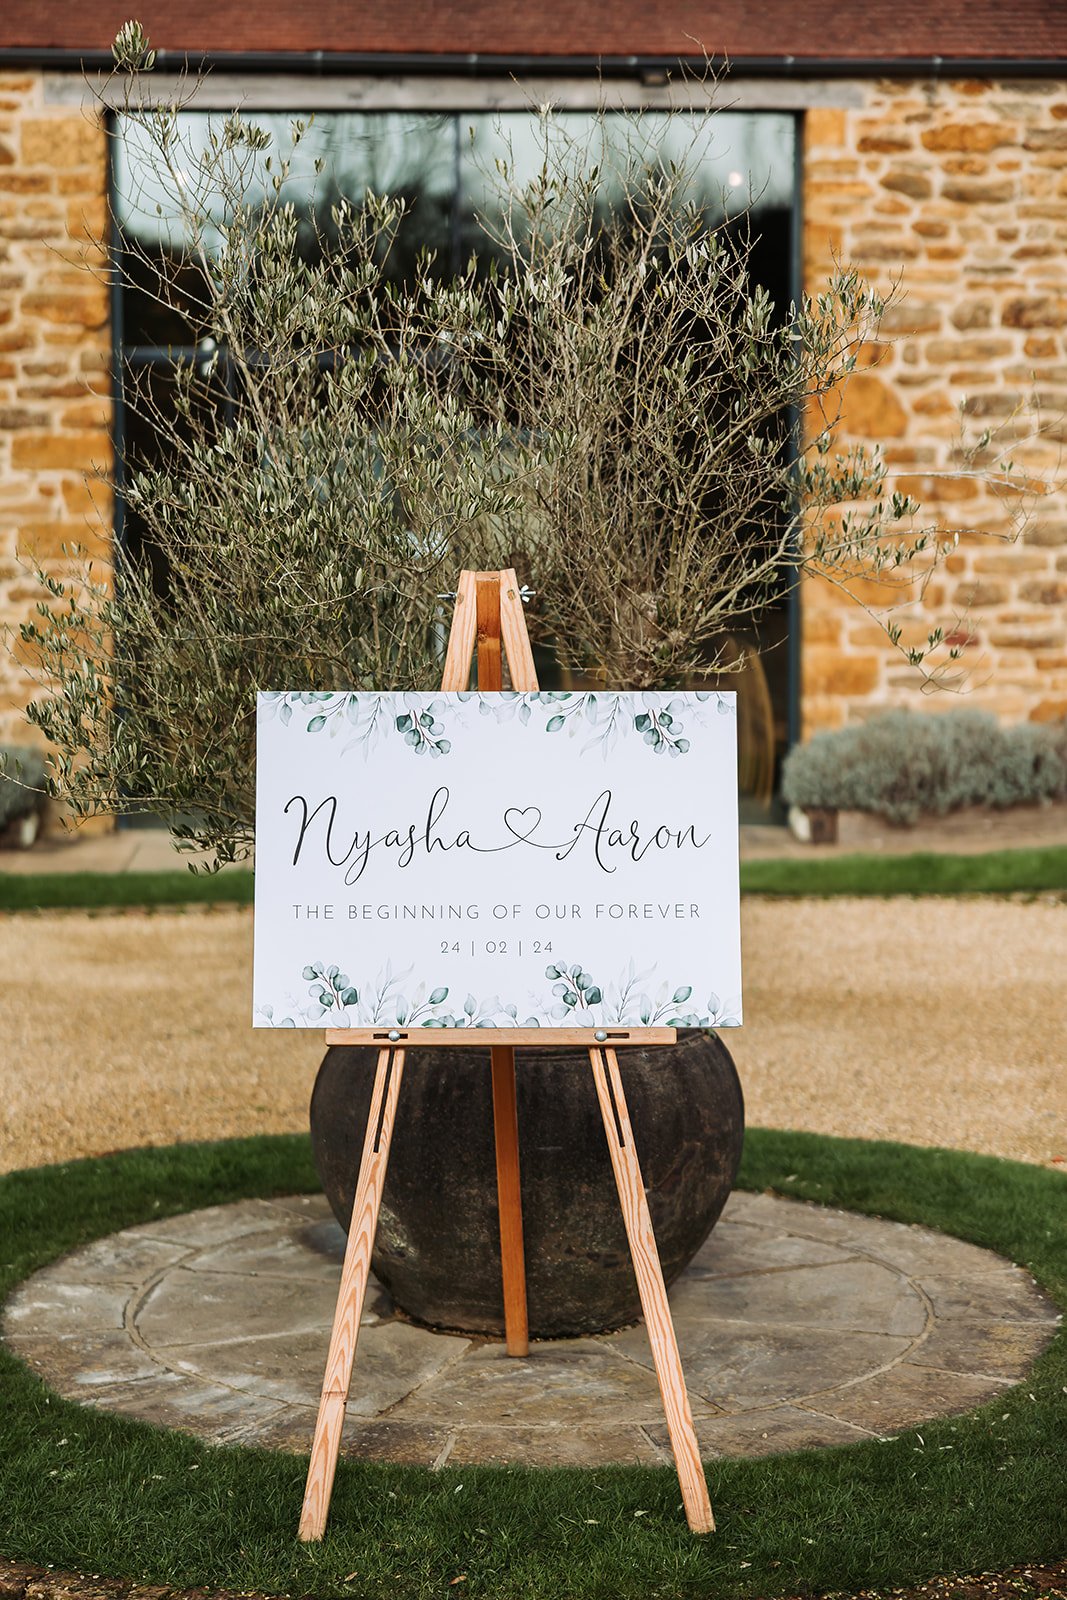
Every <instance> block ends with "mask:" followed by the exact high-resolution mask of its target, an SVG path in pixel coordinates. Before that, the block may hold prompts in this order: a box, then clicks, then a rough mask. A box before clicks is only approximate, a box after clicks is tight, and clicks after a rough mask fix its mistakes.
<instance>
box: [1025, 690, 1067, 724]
mask: <svg viewBox="0 0 1067 1600" xmlns="http://www.w3.org/2000/svg"><path fill="white" fill-rule="evenodd" d="M1064 717H1067V695H1065V696H1064V697H1063V698H1062V699H1059V700H1039V701H1038V703H1037V705H1036V706H1034V707H1033V708H1032V709H1031V711H1030V716H1029V720H1030V721H1031V722H1061V721H1062V720H1063V718H1064Z"/></svg>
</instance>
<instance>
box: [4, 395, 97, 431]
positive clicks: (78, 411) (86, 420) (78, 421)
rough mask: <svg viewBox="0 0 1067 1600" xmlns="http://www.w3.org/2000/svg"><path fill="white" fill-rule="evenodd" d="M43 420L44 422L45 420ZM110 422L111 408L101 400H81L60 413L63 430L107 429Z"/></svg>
mask: <svg viewBox="0 0 1067 1600" xmlns="http://www.w3.org/2000/svg"><path fill="white" fill-rule="evenodd" d="M41 420H42V422H43V421H44V418H42V419H41ZM110 420H111V407H110V405H109V404H107V403H106V402H101V400H100V399H99V398H96V399H85V400H80V401H79V402H78V403H77V405H72V406H64V407H63V410H62V411H61V412H60V413H59V425H60V427H62V428H75V429H77V428H106V427H107V425H108V422H109V421H110ZM2 426H3V424H2V422H0V427H2Z"/></svg>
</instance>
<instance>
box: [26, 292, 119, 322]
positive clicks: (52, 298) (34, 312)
mask: <svg viewBox="0 0 1067 1600" xmlns="http://www.w3.org/2000/svg"><path fill="white" fill-rule="evenodd" d="M22 312H23V314H24V315H25V316H27V317H39V318H40V319H41V320H42V321H43V322H51V323H59V324H74V325H76V326H77V327H79V328H100V327H102V326H103V325H104V324H105V323H106V322H107V319H108V301H107V291H106V290H105V289H104V288H103V287H99V288H97V287H95V286H94V287H93V288H91V289H85V290H81V291H71V290H67V291H63V290H59V289H51V290H41V291H39V292H37V293H36V294H26V295H23V297H22Z"/></svg>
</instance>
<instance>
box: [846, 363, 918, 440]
mask: <svg viewBox="0 0 1067 1600" xmlns="http://www.w3.org/2000/svg"><path fill="white" fill-rule="evenodd" d="M842 426H843V428H844V429H845V430H846V431H847V432H848V433H851V434H854V435H856V436H857V437H858V438H861V439H891V438H899V437H900V436H901V435H902V434H904V433H906V432H907V427H908V414H907V412H906V411H905V410H904V407H903V406H902V405H901V403H900V401H899V400H898V399H897V397H896V395H895V394H894V393H893V391H892V389H890V388H889V386H888V384H886V383H884V382H883V381H882V380H881V379H880V378H875V377H873V376H871V374H869V373H856V374H854V375H853V376H852V378H851V379H850V380H849V382H848V384H847V385H846V388H845V392H844V396H843V416H842Z"/></svg>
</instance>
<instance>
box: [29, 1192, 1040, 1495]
mask: <svg viewBox="0 0 1067 1600" xmlns="http://www.w3.org/2000/svg"><path fill="white" fill-rule="evenodd" d="M343 1245H344V1236H343V1234H342V1233H341V1230H340V1229H339V1228H338V1226H337V1224H336V1223H335V1222H334V1221H333V1219H332V1218H331V1217H330V1215H329V1210H328V1207H327V1204H326V1201H325V1199H323V1198H322V1197H319V1196H316V1197H297V1198H294V1199H288V1200H272V1201H267V1200H250V1201H244V1202H242V1203H240V1204H237V1205H231V1206H219V1207H213V1208H212V1209H210V1210H206V1211H197V1212H194V1213H192V1214H190V1215H188V1216H182V1217H172V1218H168V1219H167V1220H165V1221H161V1222H154V1223H146V1224H145V1225H144V1226H142V1227H138V1228H127V1229H125V1230H124V1231H123V1232H122V1233H117V1234H113V1235H112V1236H111V1237H110V1238H107V1239H101V1240H99V1241H98V1242H97V1243H95V1244H92V1245H90V1246H88V1248H86V1249H84V1250H80V1251H78V1252H77V1253H76V1254H74V1255H71V1256H68V1257H67V1258H66V1259H65V1260H63V1261H59V1262H57V1263H56V1264H54V1265H53V1266H50V1267H48V1268H46V1269H45V1270H43V1271H41V1272H38V1273H37V1274H36V1275H35V1276H34V1277H32V1278H30V1279H28V1280H27V1282H26V1283H24V1284H23V1285H22V1286H21V1288H20V1289H19V1290H18V1292H17V1293H16V1294H15V1295H14V1297H13V1298H12V1300H11V1301H10V1302H9V1304H8V1308H7V1313H6V1317H5V1322H4V1338H5V1340H6V1342H7V1343H8V1345H9V1346H10V1348H11V1349H12V1350H14V1351H15V1352H16V1354H18V1355H20V1356H21V1357H22V1358H23V1360H25V1361H26V1362H28V1363H29V1365H30V1366H31V1367H33V1368H34V1370H35V1371H37V1372H38V1373H39V1374H40V1375H41V1377H42V1378H43V1379H44V1380H45V1381H46V1382H47V1383H48V1384H50V1385H51V1387H52V1388H53V1389H55V1390H57V1391H58V1392H59V1393H60V1394H63V1395H66V1396H68V1397H69V1398H71V1399H74V1400H79V1401H82V1402H85V1403H87V1404H91V1405H95V1406H102V1407H106V1408H107V1409H108V1410H112V1411H120V1412H122V1413H124V1414H125V1415H127V1416H133V1417H141V1418H144V1419H145V1420H146V1421H150V1422H155V1423H162V1424H164V1425H166V1426H169V1427H177V1428H184V1429H186V1430H188V1431H189V1432H191V1433H194V1434H197V1435H199V1436H200V1437H202V1438H204V1439H208V1440H212V1441H215V1442H238V1441H239V1442H241V1443H245V1444H256V1445H264V1446H267V1447H271V1448H275V1449H279V1450H291V1451H299V1452H306V1451H307V1450H308V1449H309V1448H310V1443H311V1435H312V1430H313V1427H314V1423H315V1412H316V1408H317V1405H318V1395H319V1388H320V1386H321V1382H322V1373H323V1367H324V1365H325V1360H326V1348H327V1343H328V1339H329V1331H330V1325H331V1322H332V1318H333V1308H334V1302H335V1298H336V1294H337V1286H338V1280H339V1275H340V1263H341V1259H342V1253H343ZM671 1306H672V1309H673V1313H674V1322H675V1328H676V1330H677V1334H678V1342H679V1345H680V1348H681V1354H682V1362H683V1366H684V1368H685V1373H686V1378H687V1381H688V1385H689V1394H690V1399H691V1401H692V1406H693V1414H694V1419H695V1422H696V1428H697V1434H698V1436H699V1440H700V1444H701V1448H702V1451H703V1453H704V1454H705V1456H711V1457H714V1456H718V1455H725V1456H755V1455H765V1454H770V1453H772V1452H774V1451H780V1450H796V1449H801V1448H804V1447H809V1446H813V1445H840V1444H849V1443H854V1442H856V1441H857V1440H860V1439H870V1438H872V1437H886V1436H887V1435H890V1434H893V1433H894V1432H897V1431H898V1430H900V1429H902V1428H907V1427H910V1426H913V1425H914V1424H917V1423H920V1422H923V1421H925V1420H926V1419H927V1418H929V1417H934V1416H944V1415H946V1414H950V1413H953V1412H959V1411H966V1410H969V1409H971V1408H972V1407H973V1406H976V1405H978V1404H980V1403H981V1402H982V1401H985V1400H988V1399H990V1398H991V1397H993V1396H994V1395H996V1394H997V1393H999V1392H1001V1391H1002V1390H1003V1389H1005V1388H1006V1387H1007V1386H1008V1385H1010V1384H1012V1383H1015V1382H1017V1381H1018V1380H1019V1379H1020V1378H1022V1377H1023V1376H1024V1374H1025V1373H1026V1371H1027V1369H1028V1367H1029V1366H1030V1364H1031V1362H1032V1361H1033V1360H1034V1358H1035V1357H1036V1356H1037V1355H1038V1354H1039V1353H1040V1352H1041V1350H1042V1349H1044V1347H1045V1345H1046V1344H1047V1343H1048V1341H1049V1340H1050V1338H1051V1337H1052V1334H1053V1331H1054V1328H1055V1326H1056V1323H1057V1321H1058V1317H1057V1313H1056V1310H1055V1307H1054V1306H1053V1305H1052V1304H1051V1302H1050V1301H1049V1300H1047V1299H1046V1298H1045V1297H1044V1296H1043V1295H1042V1294H1041V1293H1040V1292H1039V1291H1038V1290H1037V1288H1036V1287H1035V1285H1034V1283H1033V1280H1032V1279H1031V1278H1030V1277H1029V1275H1028V1274H1027V1273H1025V1272H1024V1271H1022V1270H1021V1269H1020V1268H1018V1267H1014V1266H1012V1265H1011V1263H1010V1262H1008V1261H1005V1260H1004V1259H1003V1258H1002V1257H1000V1256H996V1255H994V1254H992V1253H991V1252H990V1251H988V1250H979V1249H977V1248H976V1247H975V1246H973V1245H969V1244H964V1243H962V1242H961V1241H959V1240H957V1239H952V1238H948V1237H946V1236H945V1235H943V1234H937V1233H933V1232H929V1231H927V1230H924V1229H921V1228H912V1227H906V1226H904V1225H902V1224H899V1223H892V1222H881V1221H877V1220H875V1219H873V1218H870V1217H861V1216H857V1215H854V1214H852V1213H849V1212H843V1211H831V1210H828V1209H826V1208H824V1207H819V1206H811V1205H806V1204H801V1203H799V1202H797V1201H791V1200H781V1199H776V1198H773V1197H771V1196H769V1195H753V1194H745V1193H736V1194H734V1195H733V1196H732V1197H731V1199H730V1201H729V1203H728V1205H727V1208H726V1211H725V1212H724V1214H723V1219H722V1221H721V1222H720V1223H719V1225H718V1227H717V1228H716V1229H715V1231H714V1232H713V1233H712V1235H711V1237H710V1239H708V1241H707V1242H706V1244H705V1245H704V1246H703V1248H702V1249H701V1250H700V1252H699V1253H698V1255H697V1256H696V1258H695V1260H694V1261H693V1263H692V1265H691V1266H690V1267H689V1269H688V1270H687V1271H686V1272H685V1273H684V1274H683V1275H682V1277H681V1278H680V1279H679V1280H678V1281H677V1282H676V1283H675V1285H674V1286H673V1288H672V1290H671ZM342 1450H343V1452H344V1453H346V1454H349V1455H352V1456H362V1457H367V1458H371V1459H377V1460H389V1461H399V1462H410V1463H414V1464H421V1465H424V1466H441V1465H443V1464H444V1463H445V1462H446V1461H447V1462H451V1463H454V1464H457V1465H460V1464H466V1463H468V1462H503V1461H517V1462H526V1463H529V1464H532V1465H546V1466H547V1465H558V1464H563V1463H570V1464H574V1465H599V1464H602V1463H605V1462H612V1461H618V1462H649V1463H655V1462H664V1461H669V1460H670V1454H669V1446H668V1441H667V1432H666V1427H665V1424H664V1421H663V1412H662V1409H661V1406H660V1398H659V1391H658V1389H657V1386H656V1378H655V1373H654V1371H653V1367H652V1357H651V1354H650V1352H649V1348H648V1342H647V1340H646V1338H645V1330H644V1327H643V1326H642V1325H638V1326H636V1327H633V1328H630V1329H627V1330H625V1331H624V1332H622V1333H615V1334H606V1335H600V1336H598V1337H595V1338H582V1339H570V1340H558V1341H552V1342H550V1343H543V1344H535V1345H534V1346H533V1347H532V1349H531V1351H530V1354H529V1356H528V1357H527V1358H525V1359H522V1360H514V1359H509V1358H508V1357H507V1356H506V1355H505V1353H504V1348H503V1346H502V1345H501V1344H496V1343H487V1342H485V1341H480V1340H476V1339H470V1338H467V1337H456V1336H455V1335H451V1334H441V1333H432V1332H429V1331H428V1330H426V1329H424V1328H417V1327H413V1326H412V1325H411V1324H410V1323H409V1322H406V1321H404V1320H403V1319H402V1318H400V1317H399V1316H397V1315H396V1314H395V1313H394V1311H393V1308H392V1306H391V1304H390V1302H389V1300H388V1298H387V1296H386V1294H385V1292H384V1290H382V1289H381V1288H380V1287H379V1286H377V1285H375V1284H374V1283H373V1280H372V1284H371V1291H370V1293H369V1294H368V1297H367V1305H366V1310H365V1314H364V1318H363V1325H362V1329H361V1333H360V1339H359V1349H358V1352H357V1356H356V1366H355V1371H354V1374H353V1381H352V1393H351V1397H350V1400H349V1406H348V1422H347V1426H346V1428H345V1432H344V1436H343V1440H342Z"/></svg>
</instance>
